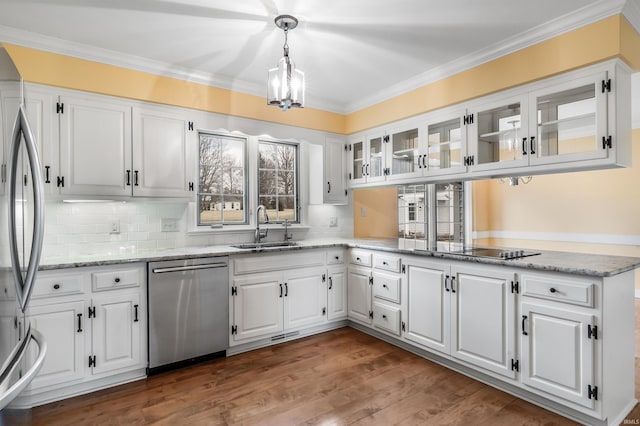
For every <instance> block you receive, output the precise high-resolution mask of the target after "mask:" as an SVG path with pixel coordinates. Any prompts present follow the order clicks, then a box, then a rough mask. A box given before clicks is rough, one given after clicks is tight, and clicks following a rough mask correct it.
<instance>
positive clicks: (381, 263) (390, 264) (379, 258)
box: [373, 253, 400, 272]
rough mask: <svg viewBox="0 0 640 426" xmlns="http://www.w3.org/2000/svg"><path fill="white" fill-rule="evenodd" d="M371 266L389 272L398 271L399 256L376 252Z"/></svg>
mask: <svg viewBox="0 0 640 426" xmlns="http://www.w3.org/2000/svg"><path fill="white" fill-rule="evenodd" d="M373 267H374V268H377V269H385V270H387V271H391V272H400V258H399V257H396V256H387V255H385V254H377V253H376V254H374V255H373Z"/></svg>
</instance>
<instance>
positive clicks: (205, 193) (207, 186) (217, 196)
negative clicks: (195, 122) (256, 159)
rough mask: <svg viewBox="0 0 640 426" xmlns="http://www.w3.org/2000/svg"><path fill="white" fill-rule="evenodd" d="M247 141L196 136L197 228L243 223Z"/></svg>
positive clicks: (205, 134) (233, 138)
mask: <svg viewBox="0 0 640 426" xmlns="http://www.w3.org/2000/svg"><path fill="white" fill-rule="evenodd" d="M246 146H247V140H246V139H244V138H239V137H232V136H224V135H216V134H209V133H200V184H199V186H198V213H199V214H198V225H216V224H219V225H222V224H234V223H235V224H246V223H247V222H248V221H247V214H246V205H247V195H246V194H247V190H246V179H245V163H246V161H245V158H246V155H245V153H246Z"/></svg>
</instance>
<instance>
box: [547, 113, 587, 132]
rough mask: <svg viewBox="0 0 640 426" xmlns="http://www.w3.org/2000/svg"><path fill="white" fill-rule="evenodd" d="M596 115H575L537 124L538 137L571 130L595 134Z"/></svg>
mask: <svg viewBox="0 0 640 426" xmlns="http://www.w3.org/2000/svg"><path fill="white" fill-rule="evenodd" d="M595 125H596V114H595V113H588V114H582V115H575V116H572V117H567V118H562V119H560V120H552V121H547V122H544V123H540V124H538V127H539V131H540V135H542V136H544V135H545V134H548V133H552V132H568V131H573V130H581V133H586V132H589V133H592V134H593V133H595Z"/></svg>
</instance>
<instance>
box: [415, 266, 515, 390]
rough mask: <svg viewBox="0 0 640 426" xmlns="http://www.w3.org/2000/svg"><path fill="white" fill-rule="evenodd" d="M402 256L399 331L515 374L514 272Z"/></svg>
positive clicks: (484, 365)
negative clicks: (403, 302)
mask: <svg viewBox="0 0 640 426" xmlns="http://www.w3.org/2000/svg"><path fill="white" fill-rule="evenodd" d="M405 260H406V262H407V265H406V271H407V272H406V277H407V278H406V279H407V292H408V295H407V299H408V303H407V316H406V333H405V334H404V337H405V338H406V339H407V340H409V341H411V342H415V343H418V344H420V345H422V346H425V347H427V348H429V349H434V350H437V351H439V352H442V353H444V354H446V355H451V356H453V357H454V358H458V359H460V360H463V361H465V362H467V363H469V364H473V365H476V366H478V367H482V368H484V369H487V370H489V371H492V372H494V373H498V374H500V375H503V376H507V377H510V378H515V377H516V371H515V363H516V362H517V357H516V332H515V293H514V292H512V284H513V282H514V279H515V274H514V273H513V272H510V271H508V270H501V269H498V268H491V267H467V266H464V265H461V264H455V265H450V264H447V263H444V262H442V263H441V262H430V261H425V260H421V259H417V258H409V259H405Z"/></svg>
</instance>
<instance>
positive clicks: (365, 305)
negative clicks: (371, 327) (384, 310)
mask: <svg viewBox="0 0 640 426" xmlns="http://www.w3.org/2000/svg"><path fill="white" fill-rule="evenodd" d="M372 283H373V276H372V275H371V269H370V268H365V267H360V266H352V265H349V278H348V282H347V286H348V292H347V300H348V306H349V319H352V320H357V321H360V322H362V323H365V324H371V320H372V318H373V311H372V309H371V285H372Z"/></svg>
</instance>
